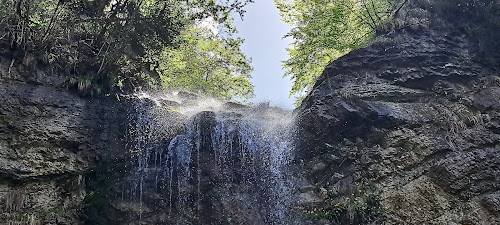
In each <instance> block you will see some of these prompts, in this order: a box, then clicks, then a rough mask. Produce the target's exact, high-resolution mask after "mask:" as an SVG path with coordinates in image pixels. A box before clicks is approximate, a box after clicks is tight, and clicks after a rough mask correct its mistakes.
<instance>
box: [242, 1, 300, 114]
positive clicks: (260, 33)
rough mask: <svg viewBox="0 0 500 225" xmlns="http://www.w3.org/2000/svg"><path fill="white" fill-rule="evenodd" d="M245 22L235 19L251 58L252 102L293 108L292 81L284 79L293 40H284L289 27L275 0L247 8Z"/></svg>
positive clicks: (245, 48) (256, 3)
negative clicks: (285, 66) (266, 102)
mask: <svg viewBox="0 0 500 225" xmlns="http://www.w3.org/2000/svg"><path fill="white" fill-rule="evenodd" d="M245 10H246V11H247V12H246V13H245V16H244V18H243V21H241V19H240V18H239V16H236V17H235V25H236V27H237V29H238V31H239V33H238V34H237V36H238V37H241V38H244V39H245V43H244V44H243V46H242V50H243V52H244V53H245V54H246V55H247V56H249V57H251V58H252V66H253V67H254V71H253V72H252V79H251V81H252V83H253V84H254V85H255V98H254V99H252V102H254V103H259V102H265V101H269V102H270V103H271V105H274V106H281V107H284V108H288V109H292V108H293V103H294V101H295V100H294V98H293V97H292V98H289V97H288V96H289V93H290V89H291V87H292V82H291V81H290V79H289V78H288V77H287V78H282V77H283V74H284V71H283V70H282V63H281V61H283V60H285V59H287V58H288V56H287V52H286V49H285V48H287V47H289V46H288V44H289V43H290V42H291V39H289V38H287V39H283V36H284V35H285V34H286V33H288V31H290V27H289V26H288V24H286V23H285V22H283V21H281V17H280V15H279V11H278V9H277V8H276V7H275V6H274V1H273V0H255V3H252V4H250V5H248V6H247V7H245Z"/></svg>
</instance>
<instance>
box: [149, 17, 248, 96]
mask: <svg viewBox="0 0 500 225" xmlns="http://www.w3.org/2000/svg"><path fill="white" fill-rule="evenodd" d="M179 42H180V45H179V46H178V47H176V48H166V49H164V50H163V51H162V52H161V54H158V55H152V56H151V59H152V60H153V61H154V62H158V65H157V67H156V71H157V72H158V73H159V74H160V76H161V81H162V84H163V85H164V87H165V88H167V89H169V90H189V91H193V92H201V93H204V94H206V95H210V96H213V97H217V98H221V99H224V100H230V99H233V98H236V99H239V100H245V99H249V98H251V97H253V85H252V84H251V83H250V81H249V79H250V72H251V71H252V67H251V66H250V60H249V59H247V58H246V56H245V55H244V54H243V53H242V52H241V50H240V45H241V44H242V43H243V40H242V39H233V38H231V37H230V36H229V37H226V38H223V37H222V36H221V35H219V34H218V33H217V32H216V33H214V29H213V28H212V29H211V27H210V25H208V27H207V26H206V25H205V27H204V26H203V25H200V24H198V25H196V24H194V25H192V26H190V27H189V28H188V29H186V30H184V31H183V32H182V34H181V36H180V37H179Z"/></svg>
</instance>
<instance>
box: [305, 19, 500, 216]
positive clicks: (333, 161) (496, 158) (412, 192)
mask: <svg viewBox="0 0 500 225" xmlns="http://www.w3.org/2000/svg"><path fill="white" fill-rule="evenodd" d="M445 22H446V21H445ZM387 37H388V39H390V40H385V41H383V42H376V43H374V44H373V45H371V46H369V47H366V48H362V49H359V50H355V51H353V52H351V53H350V54H348V55H346V56H344V57H342V58H340V59H338V60H336V61H335V62H333V63H332V64H330V65H329V66H328V67H327V68H326V69H325V71H324V73H323V74H322V75H321V77H320V78H319V80H318V81H317V83H316V84H315V86H314V88H313V89H312V91H311V92H310V94H309V95H308V96H307V97H306V98H305V100H304V101H303V102H302V105H301V106H300V107H299V108H298V109H297V111H296V113H297V119H296V121H297V125H298V127H299V131H298V132H299V134H298V136H299V137H301V138H298V140H297V142H298V143H297V146H298V154H297V162H299V165H300V168H302V170H303V172H302V174H303V176H305V177H308V181H309V182H310V183H311V184H318V185H319V186H321V187H324V188H325V189H327V191H328V192H329V193H331V196H333V197H332V199H330V200H331V201H332V202H340V203H342V202H346V201H345V200H344V199H345V198H346V197H350V196H351V195H352V196H358V195H355V192H357V191H359V192H361V191H362V189H360V188H359V185H360V184H362V183H367V182H368V183H370V184H371V185H374V186H375V187H376V190H377V192H378V193H379V194H380V203H381V207H380V209H381V211H382V212H381V214H383V215H381V216H380V218H382V219H380V221H382V220H383V221H385V222H386V223H388V224H498V223H500V218H499V215H500V214H499V212H498V192H499V190H500V166H499V165H500V129H499V124H500V77H499V74H498V68H497V66H495V65H492V64H485V63H484V61H482V58H481V55H480V54H479V53H477V52H474V51H472V49H475V48H476V46H477V43H475V39H474V38H472V37H471V36H469V35H465V34H460V33H459V32H456V31H450V30H439V31H437V30H433V29H432V28H429V29H421V30H418V31H411V30H408V29H402V30H400V31H397V32H395V33H392V34H389V35H388V36H387ZM488 61H498V59H497V58H489V59H488ZM318 165H327V167H326V168H325V169H322V170H318V169H317V166H318ZM357 189H359V190H357ZM318 195H319V193H318ZM360 196H361V197H360V198H362V195H360ZM322 204H323V205H322ZM322 204H317V205H316V207H317V208H320V209H325V208H327V207H326V206H325V205H324V204H328V203H325V202H323V203H322ZM333 207H334V208H335V206H333ZM357 217H361V216H360V215H359V214H357V216H356V215H354V216H351V218H350V219H351V220H350V219H349V216H347V217H346V218H348V219H346V221H341V222H339V221H336V222H339V223H346V224H348V223H350V222H353V221H357ZM333 221H334V220H333ZM363 221H364V222H359V221H358V222H359V223H369V222H370V221H372V222H373V220H363ZM380 221H379V223H381V222H380ZM316 222H318V223H319V224H321V223H322V220H316Z"/></svg>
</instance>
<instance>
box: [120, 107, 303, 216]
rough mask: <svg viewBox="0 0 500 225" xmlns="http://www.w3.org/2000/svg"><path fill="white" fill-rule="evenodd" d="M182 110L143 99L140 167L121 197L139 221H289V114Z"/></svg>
mask: <svg viewBox="0 0 500 225" xmlns="http://www.w3.org/2000/svg"><path fill="white" fill-rule="evenodd" d="M198 102H200V101H198ZM177 107H178V108H177V109H174V108H172V107H171V108H169V107H166V106H165V105H164V104H163V103H162V102H161V101H158V100H151V99H149V98H143V99H141V101H138V102H137V107H136V109H135V111H136V113H135V115H136V120H135V121H136V122H135V123H134V124H133V125H132V126H131V129H130V130H131V137H132V141H131V143H132V144H131V149H132V150H131V151H132V152H131V153H132V155H133V156H134V157H135V158H134V160H135V161H136V168H135V169H133V170H132V171H133V176H130V177H129V179H128V181H127V183H126V184H124V186H126V188H123V190H122V193H121V195H122V199H123V201H127V202H134V203H135V205H136V207H138V210H137V214H138V215H134V216H135V218H136V219H137V216H138V222H137V223H138V224H141V221H148V220H150V219H151V218H152V217H154V218H161V221H162V222H163V223H165V224H289V222H287V212H288V211H287V210H288V208H289V207H288V206H289V204H288V203H289V202H288V201H289V195H290V190H289V185H288V182H289V181H287V177H286V176H287V175H286V174H287V171H286V167H287V164H288V162H289V161H290V159H291V154H292V149H293V148H292V147H293V146H292V141H291V139H292V138H291V130H293V128H292V125H291V121H292V120H291V112H289V111H286V110H282V109H278V108H273V107H268V106H258V107H252V108H251V107H244V106H238V107H234V104H233V105H223V104H220V103H217V104H213V103H212V104H205V105H204V104H203V103H196V104H194V105H193V103H191V105H190V106H189V107H190V108H189V109H186V108H182V107H181V106H177ZM131 217H133V216H131ZM131 220H132V219H131ZM156 220H157V219H156ZM145 224H147V222H146V223H145Z"/></svg>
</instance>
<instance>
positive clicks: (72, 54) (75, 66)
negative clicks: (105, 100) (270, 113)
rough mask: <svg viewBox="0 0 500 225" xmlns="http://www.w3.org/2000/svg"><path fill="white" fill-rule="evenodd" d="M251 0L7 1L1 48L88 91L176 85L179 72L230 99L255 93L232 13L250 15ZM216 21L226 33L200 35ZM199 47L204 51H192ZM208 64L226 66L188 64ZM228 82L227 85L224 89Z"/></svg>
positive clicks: (187, 82) (2, 9)
mask: <svg viewBox="0 0 500 225" xmlns="http://www.w3.org/2000/svg"><path fill="white" fill-rule="evenodd" d="M249 2H251V1H250V0H228V1H214V0H196V1H188V0H182V1H177V0H166V1H158V0H116V1H115V0H104V1H93V0H47V1H45V0H44V1H41V0H2V1H0V27H2V28H1V29H0V50H1V51H0V53H1V55H2V57H4V58H6V59H10V60H11V67H12V66H17V65H21V66H25V67H27V68H28V70H32V69H33V68H35V67H37V68H42V67H44V68H45V69H46V70H47V71H49V73H52V74H58V75H64V76H65V77H66V82H65V86H67V87H68V88H70V89H76V90H78V91H79V92H80V93H81V94H83V95H99V94H105V93H110V92H112V91H117V90H118V91H130V90H132V91H133V90H135V89H137V88H139V87H159V86H160V84H161V83H163V84H166V85H170V84H171V82H170V81H169V80H170V78H172V77H175V80H176V86H179V87H182V88H188V89H189V90H191V91H207V89H209V90H208V91H207V92H208V93H211V94H214V95H215V96H222V97H224V98H226V99H227V98H232V97H233V96H238V97H248V96H251V95H252V91H253V89H252V86H251V85H250V84H249V82H248V78H249V72H250V71H251V68H250V66H249V60H248V59H247V58H245V56H244V55H243V54H242V53H241V50H240V48H239V47H240V44H241V40H236V39H233V38H232V34H233V33H234V32H235V28H234V27H232V26H231V15H232V14H233V13H234V12H237V13H240V15H243V13H244V11H243V10H242V8H243V7H244V6H245V5H246V4H248V3H249ZM208 20H210V21H213V23H212V25H211V26H213V27H214V28H215V29H216V30H218V31H219V30H220V31H224V32H223V33H221V34H219V33H218V32H217V33H214V34H210V35H209V34H208V32H206V31H204V32H203V33H204V34H203V35H201V37H195V36H197V35H200V34H199V33H200V32H201V30H198V31H196V32H195V31H194V29H196V27H203V25H200V24H202V23H203V22H204V21H208ZM196 38H198V39H203V41H201V40H197V41H193V39H196ZM202 42H205V43H202ZM206 45H209V46H208V47H207V46H206ZM194 50H196V51H195V52H196V53H195V54H196V55H191V56H188V54H192V52H190V51H194ZM172 54H174V55H175V57H174V59H171V58H170V57H171V56H172ZM203 54H205V55H203ZM180 55H184V56H180ZM193 60H194V61H193ZM203 61H207V62H203ZM202 62H203V63H214V62H216V63H214V66H217V67H220V68H225V70H221V69H208V70H207V69H206V68H204V74H201V71H198V72H196V71H195V72H194V73H193V71H191V70H190V68H185V67H183V66H180V64H187V65H197V64H199V63H202ZM166 68H168V69H166ZM172 68H173V69H172ZM172 70H175V71H172ZM170 72H173V74H166V73H170ZM215 78H217V79H215ZM179 83H180V84H182V85H177V84H179ZM207 83H209V84H210V87H207ZM221 83H226V85H225V87H226V88H225V89H220V91H216V90H217V88H219V86H220V85H221ZM232 87H236V88H232ZM169 88H171V87H170V86H169Z"/></svg>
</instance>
